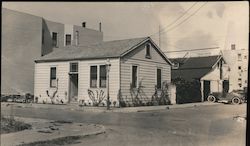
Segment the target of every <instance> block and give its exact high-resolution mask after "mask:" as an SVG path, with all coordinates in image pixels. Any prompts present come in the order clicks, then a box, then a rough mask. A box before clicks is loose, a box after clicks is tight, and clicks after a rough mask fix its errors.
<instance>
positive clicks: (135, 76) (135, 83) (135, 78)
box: [132, 66, 137, 88]
mask: <svg viewBox="0 0 250 146" xmlns="http://www.w3.org/2000/svg"><path fill="white" fill-rule="evenodd" d="M136 86H137V66H133V67H132V87H133V88H136Z"/></svg>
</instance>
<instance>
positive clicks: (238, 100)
mask: <svg viewBox="0 0 250 146" xmlns="http://www.w3.org/2000/svg"><path fill="white" fill-rule="evenodd" d="M231 102H232V104H241V99H240V98H239V97H237V96H235V97H233V98H232V101H231Z"/></svg>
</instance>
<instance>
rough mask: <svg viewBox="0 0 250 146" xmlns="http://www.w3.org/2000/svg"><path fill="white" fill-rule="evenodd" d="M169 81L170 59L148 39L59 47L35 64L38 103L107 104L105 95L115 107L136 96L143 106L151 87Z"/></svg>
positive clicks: (151, 92)
mask: <svg viewBox="0 0 250 146" xmlns="http://www.w3.org/2000/svg"><path fill="white" fill-rule="evenodd" d="M107 61H108V63H107ZM107 65H109V68H107ZM107 72H108V73H107ZM170 81H171V63H170V61H169V60H168V59H167V58H166V56H165V55H164V54H163V53H162V51H161V50H160V49H159V48H158V47H157V46H156V45H155V43H154V42H153V41H152V40H151V38H148V37H145V38H135V39H127V40H115V41H108V42H103V43H99V44H96V45H91V46H88V47H86V46H81V47H72V46H71V47H69V48H67V49H58V51H56V52H53V53H51V54H48V55H45V56H43V57H41V58H39V59H37V60H36V64H35V97H36V98H37V99H38V102H40V103H41V102H43V103H53V102H54V103H69V102H70V103H72V102H73V103H74V102H82V103H83V104H86V105H101V104H103V105H106V100H107V93H109V96H110V101H111V103H112V105H114V106H118V105H119V103H121V102H125V103H126V104H127V103H128V104H131V105H132V104H133V103H134V102H135V100H140V101H141V102H143V103H145V104H146V102H149V101H151V98H152V96H153V95H154V93H155V87H157V89H160V88H161V87H162V85H163V82H167V83H170ZM107 90H109V92H108V91H107ZM99 100H100V103H99ZM115 103H116V104H115Z"/></svg>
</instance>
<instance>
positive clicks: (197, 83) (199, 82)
mask: <svg viewBox="0 0 250 146" xmlns="http://www.w3.org/2000/svg"><path fill="white" fill-rule="evenodd" d="M170 60H171V61H172V62H173V63H174V64H175V65H174V67H173V68H172V72H171V79H172V81H177V80H178V79H181V80H182V81H184V82H185V83H188V82H189V83H191V84H190V85H189V86H188V87H190V86H193V88H194V89H187V92H188V94H190V96H192V97H190V98H196V99H199V100H200V101H204V100H206V98H207V96H208V94H209V93H211V92H223V91H225V92H228V89H229V81H228V65H227V64H226V62H225V60H224V59H223V57H222V56H221V55H215V56H204V57H190V58H172V59H170ZM188 87H187V88H188ZM182 88H183V87H182ZM183 90H185V89H183ZM179 92H180V91H179ZM193 93H194V95H192V94H193ZM176 94H178V88H177V91H176ZM182 96H188V95H187V94H186V95H182ZM177 98H178V96H177ZM187 102H192V99H190V101H187Z"/></svg>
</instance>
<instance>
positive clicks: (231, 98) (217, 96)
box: [207, 91, 246, 104]
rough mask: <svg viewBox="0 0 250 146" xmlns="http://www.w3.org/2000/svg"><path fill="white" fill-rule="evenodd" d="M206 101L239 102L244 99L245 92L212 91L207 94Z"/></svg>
mask: <svg viewBox="0 0 250 146" xmlns="http://www.w3.org/2000/svg"><path fill="white" fill-rule="evenodd" d="M207 101H209V102H223V103H232V104H241V103H243V102H245V101H246V98H245V94H241V93H239V91H232V92H230V93H226V92H213V93H211V94H209V95H208V97H207Z"/></svg>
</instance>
